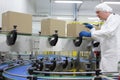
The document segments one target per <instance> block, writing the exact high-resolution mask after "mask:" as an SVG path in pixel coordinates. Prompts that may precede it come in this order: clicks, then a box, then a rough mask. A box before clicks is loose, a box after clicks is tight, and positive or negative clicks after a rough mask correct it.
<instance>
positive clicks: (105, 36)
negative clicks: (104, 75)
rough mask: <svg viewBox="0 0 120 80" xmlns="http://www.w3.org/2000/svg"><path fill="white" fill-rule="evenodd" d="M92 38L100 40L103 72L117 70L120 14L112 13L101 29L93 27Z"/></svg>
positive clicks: (119, 53) (119, 46)
mask: <svg viewBox="0 0 120 80" xmlns="http://www.w3.org/2000/svg"><path fill="white" fill-rule="evenodd" d="M91 35H92V38H93V39H95V40H97V41H99V42H100V46H101V62H100V69H101V70H102V72H117V71H118V70H117V65H118V61H119V60H120V16H119V15H117V14H111V15H110V16H109V17H108V19H107V20H106V21H105V23H104V24H103V25H102V26H101V30H95V28H93V29H91Z"/></svg>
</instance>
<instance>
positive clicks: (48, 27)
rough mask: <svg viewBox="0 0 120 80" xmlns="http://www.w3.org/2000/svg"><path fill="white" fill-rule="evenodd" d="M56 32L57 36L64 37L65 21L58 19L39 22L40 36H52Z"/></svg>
mask: <svg viewBox="0 0 120 80" xmlns="http://www.w3.org/2000/svg"><path fill="white" fill-rule="evenodd" d="M55 30H57V31H58V36H65V21H63V20H58V19H51V18H49V19H43V20H41V35H52V34H54V33H55Z"/></svg>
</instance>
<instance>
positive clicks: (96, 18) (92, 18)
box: [88, 17, 99, 20]
mask: <svg viewBox="0 0 120 80" xmlns="http://www.w3.org/2000/svg"><path fill="white" fill-rule="evenodd" d="M88 19H89V20H99V18H98V17H88Z"/></svg>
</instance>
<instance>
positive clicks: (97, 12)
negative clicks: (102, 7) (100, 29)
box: [96, 11, 107, 20]
mask: <svg viewBox="0 0 120 80" xmlns="http://www.w3.org/2000/svg"><path fill="white" fill-rule="evenodd" d="M96 14H97V16H98V17H99V18H100V20H106V19H107V17H106V12H104V11H96Z"/></svg>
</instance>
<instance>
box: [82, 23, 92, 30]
mask: <svg viewBox="0 0 120 80" xmlns="http://www.w3.org/2000/svg"><path fill="white" fill-rule="evenodd" d="M83 24H84V25H85V27H87V28H89V29H92V28H93V25H91V24H89V23H83Z"/></svg>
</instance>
